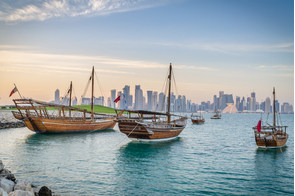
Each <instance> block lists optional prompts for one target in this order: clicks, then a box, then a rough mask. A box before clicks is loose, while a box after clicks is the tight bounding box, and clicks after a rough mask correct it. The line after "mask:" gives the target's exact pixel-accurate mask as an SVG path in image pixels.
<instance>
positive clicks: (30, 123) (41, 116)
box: [12, 67, 116, 133]
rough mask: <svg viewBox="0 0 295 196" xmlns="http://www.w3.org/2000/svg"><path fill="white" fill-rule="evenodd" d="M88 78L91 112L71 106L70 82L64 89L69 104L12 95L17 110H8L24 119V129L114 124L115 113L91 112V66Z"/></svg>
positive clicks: (77, 129) (100, 127)
mask: <svg viewBox="0 0 295 196" xmlns="http://www.w3.org/2000/svg"><path fill="white" fill-rule="evenodd" d="M90 80H92V92H91V97H92V99H91V112H88V111H87V110H85V109H78V108H75V107H71V95H72V82H71V85H70V89H69V91H68V92H70V103H69V106H63V105H59V104H52V103H47V102H42V101H37V100H33V99H14V100H13V101H14V104H15V106H16V108H17V109H18V111H12V113H13V115H14V117H15V118H16V119H19V120H22V121H24V123H25V124H26V126H27V127H28V129H30V130H31V131H34V132H36V133H70V132H89V131H99V130H104V129H110V128H113V127H114V126H115V124H116V122H115V121H114V119H115V116H110V115H106V114H100V113H95V112H93V90H94V67H93V68H92V74H91V77H90V79H89V82H90ZM49 111H50V112H49ZM51 113H58V114H51Z"/></svg>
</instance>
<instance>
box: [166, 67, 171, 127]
mask: <svg viewBox="0 0 295 196" xmlns="http://www.w3.org/2000/svg"><path fill="white" fill-rule="evenodd" d="M171 71H172V65H171V63H170V66H169V76H168V79H169V88H168V111H167V114H168V116H167V121H168V123H170V93H171Z"/></svg>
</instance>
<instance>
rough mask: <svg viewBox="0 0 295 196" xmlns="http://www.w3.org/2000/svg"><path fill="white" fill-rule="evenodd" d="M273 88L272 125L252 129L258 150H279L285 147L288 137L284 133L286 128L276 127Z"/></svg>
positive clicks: (259, 123) (259, 125)
mask: <svg viewBox="0 0 295 196" xmlns="http://www.w3.org/2000/svg"><path fill="white" fill-rule="evenodd" d="M275 111H276V106H275V88H273V125H270V124H268V125H267V126H262V125H261V119H260V120H259V122H258V124H257V126H255V127H253V130H254V135H255V142H256V145H257V146H258V147H260V148H281V147H283V146H285V145H286V143H287V140H288V137H289V135H288V134H287V133H286V129H287V127H288V126H282V125H276V120H277V119H276V112H275Z"/></svg>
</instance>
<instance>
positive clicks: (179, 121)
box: [116, 64, 187, 141]
mask: <svg viewBox="0 0 295 196" xmlns="http://www.w3.org/2000/svg"><path fill="white" fill-rule="evenodd" d="M171 72H172V65H171V64H170V66H169V75H168V85H169V87H168V103H170V94H171V77H172V74H171ZM116 112H119V114H121V113H122V112H128V116H120V115H118V117H117V120H116V121H117V122H118V126H119V129H120V131H121V132H122V133H124V134H125V135H127V137H128V138H129V139H131V140H135V141H162V140H171V139H174V138H176V137H178V135H179V134H180V133H181V132H182V131H183V129H184V128H185V126H186V120H187V117H183V116H178V115H173V114H170V104H168V107H167V113H163V112H151V111H145V110H116ZM132 114H136V115H137V116H138V117H137V118H134V117H133V116H132ZM147 117H150V119H151V120H147V119H146V118H147ZM171 117H174V118H175V119H174V120H171Z"/></svg>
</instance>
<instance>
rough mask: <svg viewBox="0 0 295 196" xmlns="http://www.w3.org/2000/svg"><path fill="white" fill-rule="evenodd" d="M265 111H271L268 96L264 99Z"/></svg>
mask: <svg viewBox="0 0 295 196" xmlns="http://www.w3.org/2000/svg"><path fill="white" fill-rule="evenodd" d="M265 112H266V113H270V112H271V105H270V98H269V97H267V98H266V99H265Z"/></svg>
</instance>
